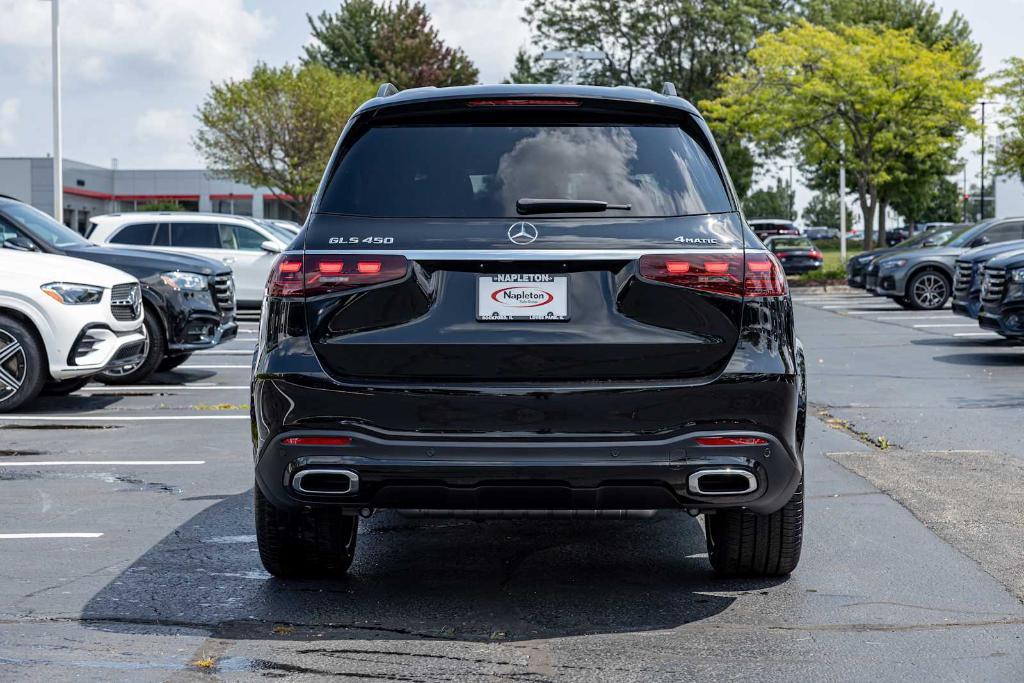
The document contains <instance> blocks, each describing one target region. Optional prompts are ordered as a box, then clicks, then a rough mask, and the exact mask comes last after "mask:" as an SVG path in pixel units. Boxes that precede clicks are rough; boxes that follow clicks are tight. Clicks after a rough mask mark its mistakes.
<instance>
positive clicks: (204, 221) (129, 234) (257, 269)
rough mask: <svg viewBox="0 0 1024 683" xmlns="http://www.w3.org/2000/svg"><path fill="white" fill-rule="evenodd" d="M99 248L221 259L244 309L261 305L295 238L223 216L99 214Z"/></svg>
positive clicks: (95, 221)
mask: <svg viewBox="0 0 1024 683" xmlns="http://www.w3.org/2000/svg"><path fill="white" fill-rule="evenodd" d="M90 222H91V225H90V228H89V232H88V234H87V235H86V237H88V238H89V240H91V241H92V242H95V243H96V244H115V245H118V246H126V247H128V246H130V247H138V248H141V249H159V250H161V251H172V252H174V251H177V252H184V253H190V254H197V255H199V256H205V257H207V258H212V259H217V260H218V261H221V262H223V263H225V264H227V265H229V266H231V269H232V270H233V271H234V277H235V299H236V300H237V302H238V305H239V306H248V307H252V306H259V305H260V303H261V302H262V301H263V288H264V286H265V285H266V283H267V276H268V275H269V274H270V268H271V266H272V265H273V264H274V260H275V259H276V258H277V255H278V254H279V253H281V252H282V251H284V250H285V248H287V246H288V245H289V244H290V243H291V241H292V240H293V239H294V237H295V235H294V234H293V233H292V232H290V231H288V230H285V229H284V228H282V227H280V226H277V225H274V224H273V223H271V222H270V221H262V220H258V219H255V218H247V217H245V216H229V215H225V214H218V213H185V212H181V213H178V212H171V211H161V212H139V213H112V214H107V215H105V216H95V217H93V218H92V219H91V221H90Z"/></svg>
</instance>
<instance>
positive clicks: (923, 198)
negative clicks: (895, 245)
mask: <svg viewBox="0 0 1024 683" xmlns="http://www.w3.org/2000/svg"><path fill="white" fill-rule="evenodd" d="M924 180H925V181H927V182H925V183H920V184H918V185H916V186H915V187H914V188H913V189H914V190H916V191H914V192H909V191H908V192H902V193H900V194H898V195H896V196H895V197H894V198H893V200H892V208H894V209H896V212H897V213H899V214H900V215H901V216H903V220H905V221H906V222H907V223H929V222H934V221H946V222H949V223H959V222H960V219H961V218H962V213H963V212H962V204H961V197H960V186H959V185H957V184H956V183H955V182H953V181H952V180H950V179H949V178H946V177H945V176H938V177H936V176H933V175H926V176H924Z"/></svg>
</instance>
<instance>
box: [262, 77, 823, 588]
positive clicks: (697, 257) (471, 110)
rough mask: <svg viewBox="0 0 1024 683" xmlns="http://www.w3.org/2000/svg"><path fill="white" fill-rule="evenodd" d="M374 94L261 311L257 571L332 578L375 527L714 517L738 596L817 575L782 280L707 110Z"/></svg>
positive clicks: (565, 93)
mask: <svg viewBox="0 0 1024 683" xmlns="http://www.w3.org/2000/svg"><path fill="white" fill-rule="evenodd" d="M666 90H667V92H668V93H669V94H665V95H662V94H656V93H654V92H652V91H649V90H640V89H631V88H600V87H583V86H535V85H502V86H471V87H458V88H440V89H434V88H429V89H417V90H410V91H406V92H402V93H395V91H394V89H393V87H392V86H382V87H381V90H380V91H379V92H378V96H377V97H376V98H374V99H372V100H370V101H369V102H367V103H365V104H364V105H363V106H361V107H360V108H359V109H358V110H357V111H356V113H355V114H354V115H353V117H352V118H351V120H350V121H349V122H348V124H347V126H346V127H345V129H344V131H343V133H342V135H341V139H340V141H339V142H338V145H337V147H336V149H335V152H334V154H333V156H332V158H331V160H330V163H329V166H328V168H327V170H326V173H325V175H324V178H323V180H322V182H321V185H320V188H319V190H318V192H317V195H316V197H315V200H314V202H313V207H312V212H311V215H310V217H309V220H308V222H307V224H306V227H305V228H304V230H303V232H302V234H300V236H299V237H298V238H297V241H296V242H295V244H296V245H304V248H301V249H293V250H290V251H288V252H286V253H284V254H282V256H281V258H280V259H279V261H278V263H277V265H276V267H275V268H274V271H273V272H272V274H271V277H270V281H269V283H268V289H267V298H266V301H265V302H264V307H263V317H262V320H261V325H260V333H259V334H260V337H259V343H258V347H257V355H256V357H255V359H254V361H255V368H254V373H253V383H252V407H253V427H252V432H253V435H254V451H255V459H256V463H255V475H256V490H255V497H256V500H255V506H256V530H257V539H258V542H259V550H260V554H261V557H262V560H263V563H264V565H265V566H266V568H267V569H268V570H269V571H270V572H271V573H272V574H274V575H276V576H280V577H297V576H316V575H321V576H323V575H337V574H340V573H342V572H344V571H345V570H346V569H347V567H348V565H349V563H350V562H351V560H352V553H353V550H354V547H355V541H356V527H357V523H358V520H359V516H360V515H366V514H369V513H370V512H372V510H373V509H375V508H390V509H397V510H399V511H404V512H405V514H415V515H420V516H423V515H427V516H429V515H442V516H451V515H468V516H472V517H475V518H488V517H495V516H497V517H508V516H527V517H566V518H568V517H587V518H593V517H608V518H620V517H623V516H649V515H652V514H655V511H657V510H676V511H683V510H685V511H687V512H689V513H690V514H692V515H697V514H699V513H704V514H705V515H706V529H707V542H708V551H709V557H710V561H711V564H712V565H713V566H714V568H715V569H716V570H717V571H718V572H719V573H721V574H723V575H753V576H775V575H782V574H786V573H788V572H790V571H791V570H793V568H794V567H795V566H796V564H797V561H798V559H799V555H800V546H801V539H802V528H803V455H802V453H803V440H804V424H805V414H806V398H805V395H806V394H805V389H804V369H803V368H804V361H803V354H802V351H801V346H800V344H799V342H798V341H797V339H796V336H795V333H794V328H793V310H792V304H791V301H790V298H789V293H788V290H787V287H786V280H785V277H784V275H783V272H782V268H781V266H780V265H779V263H778V261H777V260H776V259H775V257H774V256H773V255H772V254H771V253H770V252H768V251H766V250H765V248H764V247H763V245H761V243H760V242H759V241H758V240H757V238H756V237H755V235H754V234H753V232H752V231H751V230H750V229H749V228H748V227H747V226H746V225H745V224H744V221H743V218H742V216H741V214H740V212H739V210H738V204H737V198H736V195H735V192H734V191H733V189H732V185H731V182H730V180H729V177H728V175H727V173H726V170H725V167H724V165H723V162H722V158H721V156H720V155H719V153H718V150H717V148H716V146H715V143H714V142H713V140H712V137H711V134H710V132H709V131H708V128H707V126H706V124H705V122H704V120H703V119H702V118H701V116H700V114H699V113H698V112H697V110H696V109H695V108H694V107H693V106H692V105H691V104H689V103H688V102H686V101H684V100H683V99H680V98H679V97H676V96H674V89H669V88H668V87H666Z"/></svg>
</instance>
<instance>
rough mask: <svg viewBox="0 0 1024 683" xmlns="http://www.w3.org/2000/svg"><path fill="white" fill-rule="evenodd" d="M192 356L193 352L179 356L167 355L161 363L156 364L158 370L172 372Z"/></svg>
mask: <svg viewBox="0 0 1024 683" xmlns="http://www.w3.org/2000/svg"><path fill="white" fill-rule="evenodd" d="M191 357H192V354H191V353H182V354H180V355H177V356H165V357H164V359H163V360H162V361H160V363H159V365H157V366H156V371H157V372H170V371H171V370H173V369H174V368H176V367H178V366H179V365H181V364H182V363H184V362H185V361H187V360H188V359H189V358H191Z"/></svg>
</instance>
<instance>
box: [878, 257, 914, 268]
mask: <svg viewBox="0 0 1024 683" xmlns="http://www.w3.org/2000/svg"><path fill="white" fill-rule="evenodd" d="M905 265H907V259H905V258H891V259H886V260H885V261H881V262H879V264H878V269H879V270H892V269H893V268H902V267H903V266H905Z"/></svg>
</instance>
